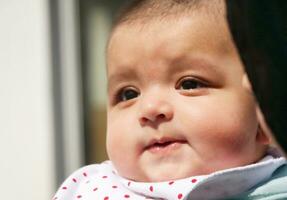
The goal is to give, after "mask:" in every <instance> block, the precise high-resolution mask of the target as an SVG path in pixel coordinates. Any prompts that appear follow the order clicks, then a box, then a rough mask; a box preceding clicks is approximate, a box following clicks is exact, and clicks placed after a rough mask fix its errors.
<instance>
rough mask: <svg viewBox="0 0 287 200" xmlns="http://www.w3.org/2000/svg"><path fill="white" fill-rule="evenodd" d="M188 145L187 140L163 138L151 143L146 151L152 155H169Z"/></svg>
mask: <svg viewBox="0 0 287 200" xmlns="http://www.w3.org/2000/svg"><path fill="white" fill-rule="evenodd" d="M186 143H187V141H186V140H177V139H168V138H162V139H160V140H153V141H151V142H150V144H149V145H148V146H147V147H146V148H145V150H146V151H149V152H151V153H169V152H171V151H174V150H176V149H178V148H179V147H181V146H182V145H183V144H186Z"/></svg>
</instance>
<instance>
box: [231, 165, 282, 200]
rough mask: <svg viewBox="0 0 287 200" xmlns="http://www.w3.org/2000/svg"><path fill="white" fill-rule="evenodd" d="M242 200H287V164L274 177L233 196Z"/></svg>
mask: <svg viewBox="0 0 287 200" xmlns="http://www.w3.org/2000/svg"><path fill="white" fill-rule="evenodd" d="M231 199H232V200H233V199H234V200H235V199H242V200H245V199H246V200H249V199H250V200H259V199H260V200H283V199H285V200H287V165H286V164H285V165H283V166H281V167H280V168H278V169H277V170H276V171H275V172H274V173H273V175H272V177H271V178H270V179H269V180H268V181H266V182H264V183H261V184H260V185H257V186H255V187H254V188H252V189H251V190H249V191H248V192H246V193H244V194H242V195H240V196H238V197H236V198H231Z"/></svg>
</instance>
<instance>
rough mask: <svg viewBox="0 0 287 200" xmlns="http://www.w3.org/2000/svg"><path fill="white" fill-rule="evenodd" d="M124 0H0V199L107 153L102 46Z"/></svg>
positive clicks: (36, 190)
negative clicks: (116, 12)
mask: <svg viewBox="0 0 287 200" xmlns="http://www.w3.org/2000/svg"><path fill="white" fill-rule="evenodd" d="M122 4H123V0H109V1H104V0H25V1H21V0H0V44H1V45H0V178H1V181H0V191H1V197H0V198H1V199H11V200H14V199H22V200H26V199H27V200H28V199H29V200H40V199H41V200H42V199H43V200H44V199H51V198H52V196H53V194H54V193H55V191H56V189H57V188H58V187H59V185H60V183H61V182H63V181H64V179H65V178H66V177H67V176H68V175H69V174H70V173H72V172H73V171H74V170H76V169H77V168H79V167H81V166H83V165H87V164H92V163H95V162H101V161H104V160H105V159H107V155H106V152H105V129H106V125H105V124H106V108H105V107H106V76H105V65H106V64H105V55H104V54H105V45H106V41H107V39H108V35H109V31H110V29H111V23H112V19H113V17H114V15H115V11H116V10H117V9H118V7H119V6H120V5H122Z"/></svg>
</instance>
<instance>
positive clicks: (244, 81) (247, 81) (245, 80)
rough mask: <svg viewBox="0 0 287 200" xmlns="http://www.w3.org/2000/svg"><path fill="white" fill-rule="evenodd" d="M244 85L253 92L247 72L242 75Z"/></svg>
mask: <svg viewBox="0 0 287 200" xmlns="http://www.w3.org/2000/svg"><path fill="white" fill-rule="evenodd" d="M242 86H243V87H244V88H245V89H247V90H248V91H249V92H250V93H252V86H251V83H250V81H249V79H248V76H247V74H246V73H244V74H243V76H242Z"/></svg>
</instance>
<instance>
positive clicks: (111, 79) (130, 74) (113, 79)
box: [108, 69, 137, 91]
mask: <svg viewBox="0 0 287 200" xmlns="http://www.w3.org/2000/svg"><path fill="white" fill-rule="evenodd" d="M136 77H137V75H136V73H135V72H134V70H131V69H125V70H121V71H117V72H114V73H111V74H109V75H108V91H110V90H111V89H112V88H114V87H115V86H116V85H117V84H119V83H120V82H123V81H128V80H134V79H136Z"/></svg>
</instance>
